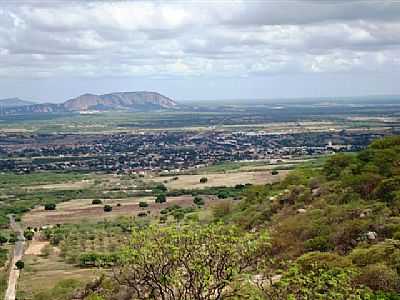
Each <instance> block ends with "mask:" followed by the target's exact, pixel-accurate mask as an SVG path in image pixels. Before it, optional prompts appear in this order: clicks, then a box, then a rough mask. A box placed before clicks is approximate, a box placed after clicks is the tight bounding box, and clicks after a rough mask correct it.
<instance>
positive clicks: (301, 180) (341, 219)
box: [75, 137, 400, 300]
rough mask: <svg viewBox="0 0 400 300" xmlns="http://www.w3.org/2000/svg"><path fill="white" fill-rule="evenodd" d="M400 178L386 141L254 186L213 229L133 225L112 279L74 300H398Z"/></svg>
mask: <svg viewBox="0 0 400 300" xmlns="http://www.w3.org/2000/svg"><path fill="white" fill-rule="evenodd" d="M399 175H400V137H389V138H385V139H382V140H378V141H375V142H374V143H372V144H371V145H370V146H369V147H368V149H366V150H364V151H361V152H359V153H357V154H338V155H334V156H332V157H329V158H328V159H327V160H326V162H324V163H323V164H322V166H321V167H318V166H317V167H310V166H305V167H303V168H299V169H297V170H296V171H294V172H293V173H292V174H291V175H289V176H288V177H287V178H286V179H285V180H284V181H283V182H281V183H277V184H267V185H261V186H249V187H247V188H246V189H245V190H244V192H243V194H242V200H240V201H231V202H229V201H223V202H220V203H215V206H214V208H213V209H212V211H213V215H214V219H213V220H212V221H211V222H210V223H204V221H203V223H197V222H196V221H195V222H194V223H191V222H189V220H187V221H186V225H184V224H181V225H180V226H176V224H175V225H174V224H170V225H167V226H166V227H165V226H164V227H159V226H158V227H155V226H148V227H147V226H145V227H143V226H142V225H141V226H139V227H133V228H132V234H133V235H132V239H131V242H130V243H129V244H128V245H126V247H124V248H123V250H122V251H121V252H120V254H119V255H118V256H117V257H114V260H113V262H112V264H113V266H114V274H113V275H107V274H106V275H105V276H104V277H101V278H100V279H99V280H98V281H96V282H95V283H93V284H90V285H88V286H87V287H86V288H84V289H81V291H80V292H79V293H77V294H75V298H77V299H122V298H123V299H194V298H196V299H225V298H233V299H343V300H344V299H399V296H398V295H399V292H400V217H399V211H400V198H399V195H400V176H399ZM191 219H192V220H195V218H191ZM267 232H269V237H268V235H266V234H267ZM204 236H206V237H207V238H205V237H204ZM238 253H240V255H239V257H238V256H237V254H238ZM194 295H196V296H194ZM93 297H94V298H93Z"/></svg>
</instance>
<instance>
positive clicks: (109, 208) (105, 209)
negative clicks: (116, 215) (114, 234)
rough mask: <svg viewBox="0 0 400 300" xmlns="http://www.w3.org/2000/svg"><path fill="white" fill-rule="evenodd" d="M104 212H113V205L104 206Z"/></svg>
mask: <svg viewBox="0 0 400 300" xmlns="http://www.w3.org/2000/svg"><path fill="white" fill-rule="evenodd" d="M103 210H104V211H105V212H110V211H112V206H111V205H108V204H107V205H104V208H103Z"/></svg>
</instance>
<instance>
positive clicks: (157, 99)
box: [63, 92, 176, 111]
mask: <svg viewBox="0 0 400 300" xmlns="http://www.w3.org/2000/svg"><path fill="white" fill-rule="evenodd" d="M63 106H64V108H65V109H66V110H67V111H84V110H114V109H129V110H152V109H165V108H172V107H174V106H176V102H175V101H174V100H172V99H170V98H168V97H165V96H163V95H161V94H159V93H155V92H121V93H111V94H105V95H94V94H84V95H81V96H79V97H77V98H74V99H70V100H68V101H66V102H65V103H64V104H63Z"/></svg>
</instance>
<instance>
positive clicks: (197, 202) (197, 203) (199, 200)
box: [193, 196, 204, 206]
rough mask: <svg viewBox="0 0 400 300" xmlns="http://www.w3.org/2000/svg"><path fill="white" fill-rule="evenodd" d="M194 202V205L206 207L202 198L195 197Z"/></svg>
mask: <svg viewBox="0 0 400 300" xmlns="http://www.w3.org/2000/svg"><path fill="white" fill-rule="evenodd" d="M193 202H194V204H196V205H198V206H201V205H204V200H203V198H201V197H199V196H195V197H194V198H193Z"/></svg>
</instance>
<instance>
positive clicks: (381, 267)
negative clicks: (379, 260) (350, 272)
mask: <svg viewBox="0 0 400 300" xmlns="http://www.w3.org/2000/svg"><path fill="white" fill-rule="evenodd" d="M356 282H357V283H359V284H363V285H366V286H368V287H369V288H371V289H372V290H375V291H388V292H390V291H394V290H395V291H400V289H399V288H400V277H399V275H398V274H397V272H396V271H394V270H393V269H391V268H389V267H388V266H386V265H385V264H375V265H369V266H367V267H365V268H363V269H362V271H361V274H360V275H359V276H358V277H357V278H356Z"/></svg>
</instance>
